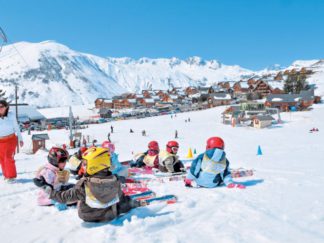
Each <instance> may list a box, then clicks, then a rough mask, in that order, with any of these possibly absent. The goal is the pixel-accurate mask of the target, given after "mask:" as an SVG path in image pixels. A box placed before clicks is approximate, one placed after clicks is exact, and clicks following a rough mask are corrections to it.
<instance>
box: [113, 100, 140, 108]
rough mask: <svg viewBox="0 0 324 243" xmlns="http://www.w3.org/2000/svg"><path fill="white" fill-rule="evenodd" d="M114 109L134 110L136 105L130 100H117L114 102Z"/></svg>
mask: <svg viewBox="0 0 324 243" xmlns="http://www.w3.org/2000/svg"><path fill="white" fill-rule="evenodd" d="M135 101H136V100H135ZM113 107H114V109H125V108H133V107H134V104H133V103H131V102H130V101H129V100H128V99H116V100H113Z"/></svg>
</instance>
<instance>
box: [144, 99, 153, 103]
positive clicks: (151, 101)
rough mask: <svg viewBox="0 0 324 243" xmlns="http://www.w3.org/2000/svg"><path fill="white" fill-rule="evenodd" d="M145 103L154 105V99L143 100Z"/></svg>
mask: <svg viewBox="0 0 324 243" xmlns="http://www.w3.org/2000/svg"><path fill="white" fill-rule="evenodd" d="M144 101H145V102H146V103H154V99H144Z"/></svg>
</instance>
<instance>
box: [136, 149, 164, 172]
mask: <svg viewBox="0 0 324 243" xmlns="http://www.w3.org/2000/svg"><path fill="white" fill-rule="evenodd" d="M135 157H137V159H136V161H135V162H134V163H131V167H150V168H156V169H158V168H159V153H158V151H157V152H154V153H152V151H150V150H148V151H147V152H145V153H142V154H137V155H136V156H135Z"/></svg>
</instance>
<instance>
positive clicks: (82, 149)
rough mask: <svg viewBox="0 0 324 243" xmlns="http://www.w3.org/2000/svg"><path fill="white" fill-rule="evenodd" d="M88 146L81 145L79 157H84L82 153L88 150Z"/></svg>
mask: <svg viewBox="0 0 324 243" xmlns="http://www.w3.org/2000/svg"><path fill="white" fill-rule="evenodd" d="M87 149H88V148H87V147H81V148H80V149H79V150H78V157H79V158H82V155H83V153H84V152H85V151H87Z"/></svg>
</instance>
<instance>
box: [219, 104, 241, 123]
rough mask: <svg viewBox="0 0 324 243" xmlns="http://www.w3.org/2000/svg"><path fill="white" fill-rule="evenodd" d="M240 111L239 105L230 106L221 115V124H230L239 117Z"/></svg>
mask: <svg viewBox="0 0 324 243" xmlns="http://www.w3.org/2000/svg"><path fill="white" fill-rule="evenodd" d="M240 115H241V109H240V106H239V105H231V106H230V107H228V108H227V109H226V110H225V111H224V112H223V113H222V118H223V123H224V124H232V123H235V121H236V120H237V119H238V118H239V117H240Z"/></svg>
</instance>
